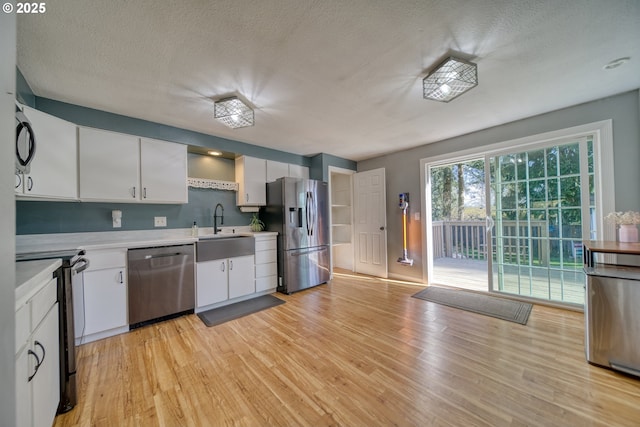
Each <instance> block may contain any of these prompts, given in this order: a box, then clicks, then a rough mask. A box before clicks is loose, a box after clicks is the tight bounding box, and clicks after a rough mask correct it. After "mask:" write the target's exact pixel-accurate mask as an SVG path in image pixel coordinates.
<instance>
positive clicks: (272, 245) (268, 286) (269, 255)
mask: <svg viewBox="0 0 640 427" xmlns="http://www.w3.org/2000/svg"><path fill="white" fill-rule="evenodd" d="M254 237H255V240H256V253H255V257H256V265H255V269H256V292H266V291H275V290H276V287H277V286H278V259H277V251H276V237H277V234H276V233H269V234H260V233H257V234H255V236H254Z"/></svg>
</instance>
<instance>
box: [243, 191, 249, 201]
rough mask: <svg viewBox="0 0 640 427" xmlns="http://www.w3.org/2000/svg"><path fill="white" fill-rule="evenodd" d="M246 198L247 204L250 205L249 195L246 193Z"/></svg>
mask: <svg viewBox="0 0 640 427" xmlns="http://www.w3.org/2000/svg"><path fill="white" fill-rule="evenodd" d="M244 198H245V199H246V202H247V203H249V193H246V194H245V195H244Z"/></svg>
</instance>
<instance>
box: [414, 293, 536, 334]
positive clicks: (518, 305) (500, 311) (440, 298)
mask: <svg viewBox="0 0 640 427" xmlns="http://www.w3.org/2000/svg"><path fill="white" fill-rule="evenodd" d="M413 297H414V298H420V299H423V300H426V301H431V302H435V303H438V304H444V305H448V306H449V307H454V308H459V309H461V310H466V311H472V312H474V313H478V314H483V315H485V316H491V317H497V318H498V319H503V320H508V321H510V322H516V323H520V324H521V325H526V324H527V320H528V319H529V313H531V308H532V307H533V306H532V305H531V304H529V303H526V302H520V301H514V300H510V299H506V298H499V297H495V296H491V295H485V294H480V293H477V292H469V291H465V290H461V289H448V288H439V287H437V286H428V287H427V288H425V289H424V290H422V291H420V292H418V293H417V294H415V295H413Z"/></svg>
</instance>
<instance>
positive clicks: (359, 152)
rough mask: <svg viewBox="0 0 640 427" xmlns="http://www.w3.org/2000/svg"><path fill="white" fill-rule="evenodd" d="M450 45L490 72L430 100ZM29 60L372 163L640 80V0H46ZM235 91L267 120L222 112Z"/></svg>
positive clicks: (73, 87)
mask: <svg viewBox="0 0 640 427" xmlns="http://www.w3.org/2000/svg"><path fill="white" fill-rule="evenodd" d="M449 52H459V53H461V54H462V55H461V56H462V57H464V58H465V59H470V60H472V61H474V62H476V63H477V64H478V76H479V85H478V86H477V87H476V88H474V89H472V90H471V91H470V92H468V93H467V94H464V95H462V96H461V97H459V98H458V99H455V100H454V101H452V102H450V103H448V104H445V103H438V102H434V101H428V100H425V99H423V97H422V78H423V77H424V76H425V75H426V74H427V71H428V70H429V69H430V68H431V67H433V66H434V65H437V63H439V62H440V60H441V59H442V58H443V57H445V56H446V55H447V54H448V53H449ZM627 56H629V57H631V60H630V61H629V62H628V63H627V64H626V65H624V66H622V67H620V68H617V69H614V70H604V69H603V66H604V65H605V64H606V63H608V62H609V61H611V60H614V59H616V58H620V57H627ZM18 67H19V68H20V70H21V71H22V73H23V74H24V76H25V77H26V79H27V81H28V82H29V84H30V85H31V87H32V89H33V91H34V92H35V94H36V95H38V96H41V97H46V98H52V99H56V100H60V101H64V102H69V103H72V104H77V105H82V106H86V107H91V108H97V109H100V110H105V111H109V112H114V113H119V114H124V115H127V116H131V117H136V118H140V119H145V120H151V121H154V122H159V123H163V124H168V125H173V126H177V127H181V128H185V129H191V130H195V131H200V132H203V133H207V134H211V135H216V136H220V137H224V138H229V139H233V140H237V141H243V142H248V143H251V144H255V145H260V146H264V147H269V148H273V149H277V150H284V151H288V152H292V153H297V154H302V155H311V154H316V153H319V152H324V153H329V154H333V155H336V156H340V157H344V158H348V159H352V160H362V159H366V158H370V157H375V156H378V155H381V154H384V153H389V152H393V151H397V150H401V149H406V148H410V147H415V146H418V145H423V144H426V143H430V142H435V141H439V140H443V139H446V138H449V137H453V136H456V135H461V134H465V133H469V132H473V131H476V130H479V129H484V128H487V127H490V126H494V125H498V124H502V123H506V122H510V121H513V120H517V119H521V118H525V117H529V116H532V115H536V114H540V113H544V112H548V111H552V110H556V109H559V108H563V107H567V106H570V105H575V104H579V103H583V102H587V101H590V100H594V99H598V98H602V97H606V96H609V95H613V94H617V93H621V92H625V91H629V90H633V89H636V88H638V87H640V1H638V0H608V1H604V0H541V1H526V0H516V1H514V0H505V1H502V0H473V1H469V0H446V1H438V0H348V1H339V0H259V1H256V0H233V1H206V0H200V1H198V0H174V1H171V0H90V1H89V0H47V2H46V12H45V13H44V14H42V15H18ZM234 92H237V93H239V94H241V95H242V96H243V97H244V98H246V99H247V100H248V101H249V102H250V103H251V104H252V105H253V106H254V107H255V110H256V111H255V121H256V123H255V126H253V127H250V128H242V129H236V130H233V129H230V128H227V127H226V126H224V125H223V124H221V123H218V122H217V121H215V120H214V119H213V101H212V98H215V99H217V98H218V97H220V96H221V95H225V94H230V93H234Z"/></svg>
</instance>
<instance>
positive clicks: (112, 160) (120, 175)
mask: <svg viewBox="0 0 640 427" xmlns="http://www.w3.org/2000/svg"><path fill="white" fill-rule="evenodd" d="M79 136H80V138H79V139H80V144H79V145H80V148H79V150H80V156H79V159H80V199H83V200H99V201H118V202H135V201H136V200H139V197H140V173H139V170H140V148H139V142H138V138H137V137H135V136H132V135H125V134H121V133H116V132H109V131H105V130H99V129H91V128H84V127H80V128H79Z"/></svg>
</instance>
